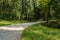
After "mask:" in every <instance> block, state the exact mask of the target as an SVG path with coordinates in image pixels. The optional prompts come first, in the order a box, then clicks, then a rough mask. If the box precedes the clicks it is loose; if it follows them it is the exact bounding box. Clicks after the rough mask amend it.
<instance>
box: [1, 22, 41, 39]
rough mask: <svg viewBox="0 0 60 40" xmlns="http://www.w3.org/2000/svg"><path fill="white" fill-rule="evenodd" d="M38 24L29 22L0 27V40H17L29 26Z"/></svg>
mask: <svg viewBox="0 0 60 40" xmlns="http://www.w3.org/2000/svg"><path fill="white" fill-rule="evenodd" d="M37 23H40V22H30V23H22V24H13V25H9V26H3V27H0V40H18V39H19V38H20V37H21V34H22V32H23V30H24V29H25V28H26V27H27V26H30V25H33V24H37Z"/></svg>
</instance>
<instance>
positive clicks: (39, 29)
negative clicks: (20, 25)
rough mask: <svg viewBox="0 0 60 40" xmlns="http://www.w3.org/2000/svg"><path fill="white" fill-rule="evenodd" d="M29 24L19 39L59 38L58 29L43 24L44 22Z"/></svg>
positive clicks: (56, 39)
mask: <svg viewBox="0 0 60 40" xmlns="http://www.w3.org/2000/svg"><path fill="white" fill-rule="evenodd" d="M42 24H43V23H40V24H36V25H32V26H29V27H28V28H26V29H25V30H24V31H23V34H22V37H21V39H20V40H60V29H56V28H52V27H51V26H50V27H48V26H45V23H44V24H43V25H42Z"/></svg>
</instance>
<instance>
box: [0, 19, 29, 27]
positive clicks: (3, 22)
mask: <svg viewBox="0 0 60 40" xmlns="http://www.w3.org/2000/svg"><path fill="white" fill-rule="evenodd" d="M25 22H28V21H24V20H21V21H19V20H12V21H6V20H0V26H6V25H11V24H20V23H25Z"/></svg>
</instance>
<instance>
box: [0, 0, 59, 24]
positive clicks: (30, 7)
mask: <svg viewBox="0 0 60 40" xmlns="http://www.w3.org/2000/svg"><path fill="white" fill-rule="evenodd" d="M1 19H2V20H9V21H10V20H27V21H32V20H40V19H42V20H47V23H49V20H56V22H57V24H60V22H59V21H60V0H0V20H1Z"/></svg>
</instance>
